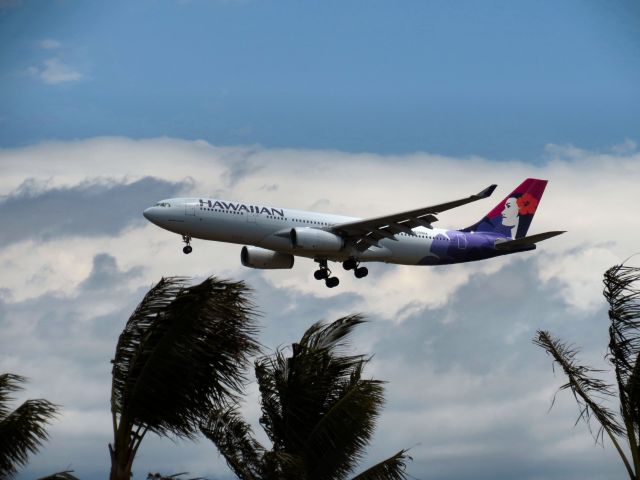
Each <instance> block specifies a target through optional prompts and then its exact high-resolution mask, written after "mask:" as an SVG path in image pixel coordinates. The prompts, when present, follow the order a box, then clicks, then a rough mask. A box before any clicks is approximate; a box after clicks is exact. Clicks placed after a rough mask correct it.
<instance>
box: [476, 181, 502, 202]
mask: <svg viewBox="0 0 640 480" xmlns="http://www.w3.org/2000/svg"><path fill="white" fill-rule="evenodd" d="M497 186H498V185H496V184H495V183H494V184H493V185H489V186H488V187H487V188H485V189H484V190H482V191H481V192H480V193H477V194H476V195H475V196H476V197H478V198H488V197H490V196H491V194H492V193H493V191H494V190H495V189H496V187H497Z"/></svg>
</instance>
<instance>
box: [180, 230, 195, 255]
mask: <svg viewBox="0 0 640 480" xmlns="http://www.w3.org/2000/svg"><path fill="white" fill-rule="evenodd" d="M182 241H183V242H184V243H186V245H185V246H184V248H183V249H182V251H183V252H184V253H185V254H186V255H188V254H190V253H191V252H192V251H193V248H191V237H190V236H188V235H183V236H182Z"/></svg>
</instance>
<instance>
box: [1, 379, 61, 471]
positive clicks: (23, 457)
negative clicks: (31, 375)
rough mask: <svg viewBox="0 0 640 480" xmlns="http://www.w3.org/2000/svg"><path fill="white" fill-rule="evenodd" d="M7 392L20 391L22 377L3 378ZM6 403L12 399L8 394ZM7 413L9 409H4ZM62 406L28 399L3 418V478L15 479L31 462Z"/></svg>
mask: <svg viewBox="0 0 640 480" xmlns="http://www.w3.org/2000/svg"><path fill="white" fill-rule="evenodd" d="M2 377H3V378H2V384H3V386H2V389H3V390H4V392H11V391H16V390H19V389H20V387H19V385H18V384H19V383H21V382H23V381H24V378H23V377H20V376H18V375H3V376H2ZM4 398H5V400H6V399H9V397H8V396H7V395H6V394H5V397H4ZM4 411H5V412H7V411H8V408H7V407H4ZM57 413H58V406H57V405H54V404H53V403H51V402H49V401H47V400H44V399H35V400H27V401H25V402H24V403H23V404H22V405H20V406H19V407H18V408H17V409H15V410H14V411H12V412H9V413H5V414H4V415H3V417H2V418H1V419H0V477H2V478H11V477H12V476H13V475H14V474H15V473H16V471H17V467H19V466H23V465H25V464H26V463H27V460H28V457H29V454H32V453H36V452H37V451H38V450H39V448H40V446H41V445H42V443H43V442H44V441H45V440H47V438H48V435H47V431H46V429H45V426H46V425H47V424H48V423H49V422H50V421H51V420H52V419H53V418H54V417H55V416H56V415H57Z"/></svg>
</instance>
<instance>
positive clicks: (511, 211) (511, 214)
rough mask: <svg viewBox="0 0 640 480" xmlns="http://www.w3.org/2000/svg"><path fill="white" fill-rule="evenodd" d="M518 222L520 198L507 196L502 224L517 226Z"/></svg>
mask: <svg viewBox="0 0 640 480" xmlns="http://www.w3.org/2000/svg"><path fill="white" fill-rule="evenodd" d="M517 224H518V200H517V199H516V198H515V197H509V198H507V201H506V202H505V203H504V210H502V225H504V226H505V227H515V226H516V225H517Z"/></svg>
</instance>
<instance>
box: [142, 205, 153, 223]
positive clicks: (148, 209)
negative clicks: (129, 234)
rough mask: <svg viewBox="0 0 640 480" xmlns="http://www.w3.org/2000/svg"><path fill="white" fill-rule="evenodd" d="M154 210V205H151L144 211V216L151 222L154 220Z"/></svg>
mask: <svg viewBox="0 0 640 480" xmlns="http://www.w3.org/2000/svg"><path fill="white" fill-rule="evenodd" d="M152 210H153V207H149V208H147V209H146V210H145V211H144V212H142V215H144V218H146V219H147V220H149V221H150V222H152V221H153V220H152V217H153V214H152V213H151V211H152Z"/></svg>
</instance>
